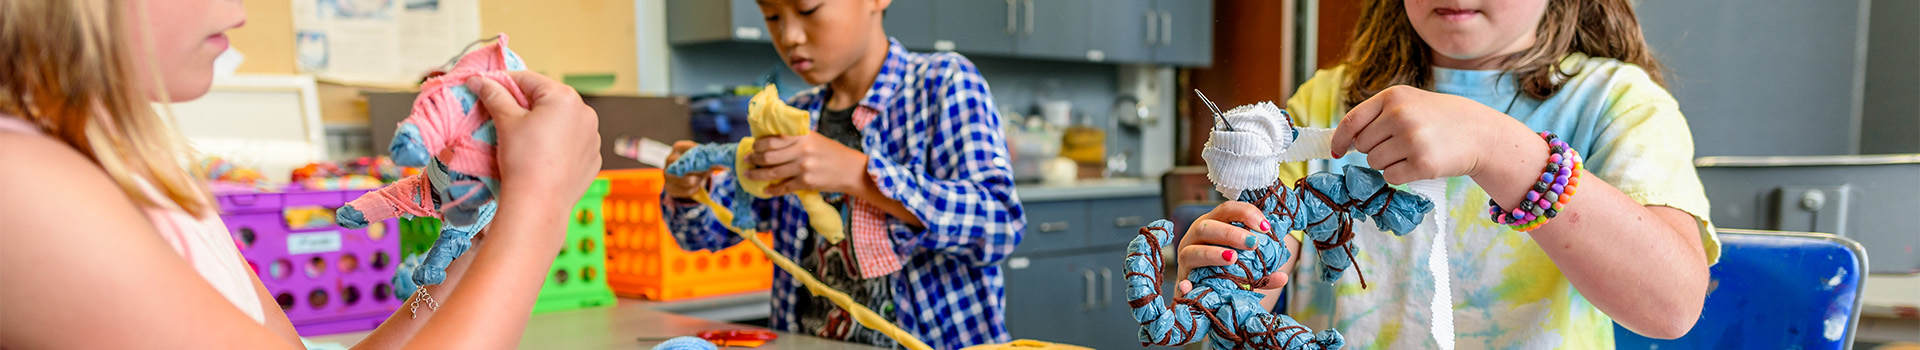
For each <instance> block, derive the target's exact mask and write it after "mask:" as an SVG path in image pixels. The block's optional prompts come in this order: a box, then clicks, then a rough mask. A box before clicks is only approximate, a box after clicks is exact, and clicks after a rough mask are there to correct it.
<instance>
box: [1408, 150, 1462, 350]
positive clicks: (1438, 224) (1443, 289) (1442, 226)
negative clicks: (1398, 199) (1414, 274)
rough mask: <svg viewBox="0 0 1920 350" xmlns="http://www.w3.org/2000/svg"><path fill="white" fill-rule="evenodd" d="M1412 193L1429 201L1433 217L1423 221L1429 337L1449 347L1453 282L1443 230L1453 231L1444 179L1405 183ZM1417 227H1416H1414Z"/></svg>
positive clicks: (1450, 348) (1451, 324)
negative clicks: (1427, 238)
mask: <svg viewBox="0 0 1920 350" xmlns="http://www.w3.org/2000/svg"><path fill="white" fill-rule="evenodd" d="M1407 187H1408V188H1409V189H1412V190H1413V193H1416V194H1419V195H1421V196H1424V197H1427V200H1428V201H1432V202H1433V217H1432V219H1431V221H1428V222H1427V225H1426V227H1429V228H1432V229H1430V230H1427V231H1431V232H1433V247H1431V248H1429V250H1428V251H1427V273H1429V274H1432V275H1433V301H1432V302H1431V303H1429V304H1428V307H1429V308H1430V309H1431V310H1430V312H1431V313H1432V315H1431V316H1432V317H1430V320H1429V321H1430V322H1431V327H1429V329H1431V330H1432V331H1433V341H1434V342H1435V343H1437V344H1439V345H1440V348H1441V349H1446V350H1452V349H1453V341H1454V333H1453V286H1452V285H1451V284H1452V283H1451V281H1448V280H1449V279H1450V278H1449V275H1450V274H1452V270H1451V269H1449V268H1448V267H1447V243H1446V242H1447V233H1448V232H1453V231H1452V230H1451V227H1448V226H1447V180H1446V179H1430V180H1420V181H1414V182H1410V183H1407ZM1415 231H1419V230H1415Z"/></svg>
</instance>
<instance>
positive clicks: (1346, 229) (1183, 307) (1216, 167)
mask: <svg viewBox="0 0 1920 350" xmlns="http://www.w3.org/2000/svg"><path fill="white" fill-rule="evenodd" d="M1216 113H1217V111H1216ZM1216 117H1217V119H1216V121H1217V124H1218V125H1216V127H1215V128H1214V130H1213V132H1212V134H1211V136H1210V138H1209V139H1208V141H1207V146H1206V149H1204V150H1203V151H1202V156H1203V157H1204V158H1205V159H1206V160H1207V167H1208V178H1209V179H1210V180H1212V181H1213V182H1214V185H1215V186H1216V189H1217V190H1219V191H1220V192H1221V194H1223V195H1225V196H1227V197H1228V198H1234V199H1236V200H1239V201H1242V202H1247V203H1250V204H1253V205H1254V206H1255V207H1257V208H1259V210H1260V211H1261V212H1262V213H1263V214H1265V215H1264V216H1265V219H1266V220H1267V222H1269V223H1271V225H1272V226H1271V228H1272V229H1271V230H1269V231H1267V232H1258V231H1255V233H1256V234H1254V235H1252V236H1249V237H1250V238H1249V240H1248V242H1247V243H1248V244H1247V245H1248V246H1250V247H1252V249H1246V250H1235V251H1234V252H1235V253H1236V254H1233V255H1231V256H1233V258H1232V260H1233V262H1232V263H1231V264H1229V265H1226V266H1208V267H1199V268H1195V269H1193V270H1192V271H1190V272H1188V274H1187V276H1184V277H1185V278H1186V279H1187V281H1190V282H1192V283H1193V289H1192V290H1190V291H1188V292H1187V293H1186V294H1185V295H1177V296H1174V297H1173V298H1171V300H1168V298H1162V297H1161V294H1160V290H1159V287H1160V286H1161V285H1162V283H1161V282H1162V279H1161V276H1160V273H1159V271H1160V268H1161V267H1162V266H1164V261H1162V257H1161V254H1160V251H1161V248H1162V247H1165V246H1167V245H1169V244H1172V243H1173V237H1172V234H1171V232H1170V231H1169V230H1170V229H1171V228H1172V227H1173V223H1172V222H1169V221H1166V220H1159V221H1155V222H1153V223H1152V224H1149V225H1147V226H1146V227H1143V228H1141V229H1140V235H1139V236H1138V237H1135V238H1134V240H1133V241H1132V242H1130V243H1129V244H1128V246H1127V258H1126V266H1127V297H1128V298H1129V299H1128V300H1129V301H1128V305H1129V306H1131V307H1132V308H1133V318H1134V320H1135V321H1138V322H1139V323H1140V341H1141V344H1142V345H1148V344H1152V345H1165V346H1175V345H1185V344H1190V343H1193V342H1197V341H1200V339H1201V337H1202V336H1210V337H1209V339H1211V343H1212V344H1211V345H1212V347H1213V348H1215V349H1286V350H1316V349H1339V348H1340V347H1342V346H1344V345H1345V343H1346V340H1345V338H1344V337H1342V336H1341V335H1340V333H1339V332H1338V331H1335V330H1331V329H1328V330H1322V331H1320V332H1318V333H1315V332H1313V330H1312V329H1308V328H1307V327H1306V326H1302V325H1300V323H1299V322H1298V321H1296V320H1294V319H1293V318H1292V317H1289V316H1287V315H1278V314H1272V313H1269V312H1268V311H1267V309H1266V308H1265V307H1263V306H1262V305H1261V303H1260V300H1261V298H1263V297H1264V295H1262V294H1260V293H1259V292H1256V291H1255V290H1258V289H1264V288H1267V287H1269V286H1267V285H1266V283H1267V279H1266V277H1267V276H1268V275H1271V274H1274V273H1277V272H1280V271H1279V270H1280V268H1281V266H1282V265H1284V264H1286V262H1287V260H1288V259H1289V258H1291V256H1292V253H1291V252H1290V251H1288V250H1287V247H1286V243H1285V241H1284V239H1285V236H1286V235H1287V233H1288V232H1291V231H1303V232H1304V233H1305V238H1306V241H1308V242H1311V243H1312V246H1313V248H1314V249H1316V250H1318V251H1319V254H1316V255H1317V256H1318V257H1319V259H1318V260H1319V261H1318V263H1319V264H1320V266H1321V269H1320V271H1321V272H1322V273H1321V275H1320V276H1319V280H1320V281H1322V282H1327V283H1331V282H1333V281H1335V280H1338V279H1339V278H1340V276H1341V275H1343V274H1344V273H1345V271H1346V270H1348V269H1354V270H1355V273H1356V274H1359V276H1358V277H1359V278H1360V284H1361V286H1362V288H1365V286H1366V276H1365V274H1363V273H1360V271H1359V269H1357V268H1355V266H1354V259H1353V248H1352V246H1351V243H1352V240H1353V236H1354V232H1353V229H1354V223H1353V221H1354V219H1361V220H1367V221H1372V222H1373V223H1374V225H1375V226H1376V227H1378V228H1379V229H1380V230H1381V231H1388V232H1393V233H1394V234H1395V235H1405V234H1407V233H1408V232H1411V231H1412V230H1414V228H1415V227H1418V226H1419V225H1420V223H1421V221H1422V220H1423V219H1424V218H1425V215H1426V214H1427V213H1429V212H1432V211H1433V209H1434V203H1433V202H1432V201H1430V200H1428V197H1424V196H1422V195H1420V194H1415V193H1412V192H1408V191H1403V190H1400V189H1396V188H1393V187H1390V186H1388V185H1387V182H1386V180H1385V178H1383V177H1382V176H1381V174H1380V171H1378V170H1373V169H1369V168H1365V167H1360V166H1347V167H1346V168H1345V169H1344V172H1343V173H1340V174H1335V173H1330V172H1320V173H1314V174H1312V175H1308V176H1307V177H1306V178H1303V179H1300V180H1299V181H1296V182H1294V183H1293V185H1292V186H1291V187H1288V186H1287V185H1286V184H1283V183H1281V182H1280V181H1279V179H1278V168H1279V166H1280V164H1281V163H1284V162H1296V161H1303V160H1310V159H1319V158H1325V157H1327V155H1329V154H1331V153H1332V152H1330V150H1329V148H1330V146H1329V144H1330V143H1331V142H1330V141H1329V139H1330V136H1331V134H1332V131H1331V130H1327V129H1310V128H1296V127H1294V126H1293V125H1292V122H1291V120H1292V119H1291V118H1290V116H1288V115H1287V113H1286V111H1282V110H1280V109H1279V108H1278V107H1275V106H1274V105H1273V104H1272V103H1260V104H1255V105H1249V106H1243V107H1240V108H1235V109H1234V110H1232V111H1229V112H1226V113H1224V114H1222V115H1216ZM1423 188H1424V187H1423ZM1442 188H1444V187H1442ZM1429 196H1432V194H1429ZM1233 225H1234V226H1238V227H1241V228H1248V226H1247V224H1246V223H1233ZM1250 231H1251V230H1250ZM1308 242H1302V243H1308Z"/></svg>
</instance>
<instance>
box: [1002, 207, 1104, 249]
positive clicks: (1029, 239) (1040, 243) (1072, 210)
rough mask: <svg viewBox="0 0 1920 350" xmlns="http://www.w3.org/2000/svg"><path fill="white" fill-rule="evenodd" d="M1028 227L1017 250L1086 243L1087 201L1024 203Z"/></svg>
mask: <svg viewBox="0 0 1920 350" xmlns="http://www.w3.org/2000/svg"><path fill="white" fill-rule="evenodd" d="M1024 205H1025V209H1026V211H1027V212H1026V214H1027V215H1026V216H1027V230H1026V232H1025V234H1024V236H1023V237H1022V238H1021V239H1020V246H1019V247H1016V248H1014V251H1015V252H1016V254H1027V253H1034V252H1041V251H1048V250H1060V249H1072V248H1079V247H1081V246H1084V245H1085V244H1086V236H1087V229H1088V228H1087V223H1086V220H1087V204H1086V202H1084V201H1061V202H1035V203H1024Z"/></svg>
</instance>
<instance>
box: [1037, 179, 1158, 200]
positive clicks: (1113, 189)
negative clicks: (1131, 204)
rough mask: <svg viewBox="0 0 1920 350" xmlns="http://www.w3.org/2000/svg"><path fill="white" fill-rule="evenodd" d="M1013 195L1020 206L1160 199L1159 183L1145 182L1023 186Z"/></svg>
mask: <svg viewBox="0 0 1920 350" xmlns="http://www.w3.org/2000/svg"><path fill="white" fill-rule="evenodd" d="M1014 193H1015V194H1014V195H1015V196H1016V197H1019V198H1020V202H1022V203H1026V202H1054V201H1065V200H1081V199H1103V198H1126V197H1158V196H1160V181H1154V180H1150V179H1145V178H1111V179H1083V180H1080V181H1075V182H1073V183H1071V184H1060V185H1049V184H1044V183H1020V184H1015V185H1014Z"/></svg>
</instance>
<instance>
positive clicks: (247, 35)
mask: <svg viewBox="0 0 1920 350" xmlns="http://www.w3.org/2000/svg"><path fill="white" fill-rule="evenodd" d="M293 1H301V0H261V1H245V2H243V3H244V4H245V6H246V9H247V25H246V26H245V27H242V28H240V29H235V30H232V31H229V32H228V37H229V38H231V39H232V40H233V47H234V48H235V49H237V50H239V51H240V52H241V53H242V54H243V55H245V56H246V61H245V62H243V63H241V65H240V68H239V73H251V74H296V73H297V70H296V69H295V59H294V57H295V45H294V43H295V33H294V26H293V11H292V6H293ZM634 26H635V24H634V1H632V0H568V1H546V0H480V32H481V33H482V35H487V36H490V35H493V34H494V33H500V32H505V33H507V34H508V35H511V36H512V37H513V41H512V48H513V50H514V51H515V52H517V53H519V54H520V56H521V57H522V58H524V59H526V61H527V63H528V64H529V65H530V66H532V67H533V69H534V71H536V72H540V73H543V74H547V75H550V76H554V77H556V78H558V77H561V76H564V75H567V74H603V73H612V74H613V76H614V84H613V86H612V87H611V88H608V89H607V90H606V91H603V92H601V94H607V95H631V94H635V93H637V92H638V91H639V81H638V78H637V75H636V74H637V73H636V70H637V69H638V64H637V62H636V52H635V50H636V48H635V37H634V35H635V32H634ZM475 39H478V38H475ZM449 58H451V57H449ZM319 90H320V96H319V102H318V103H319V106H320V109H321V113H322V119H323V120H324V121H325V122H326V123H327V124H342V123H345V124H363V123H366V122H367V120H368V118H367V115H366V107H365V102H364V101H363V100H361V99H360V97H359V94H360V93H361V92H362V91H363V90H367V89H363V88H362V87H358V86H351V85H340V84H333V83H330V82H327V81H321V82H320V87H319Z"/></svg>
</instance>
